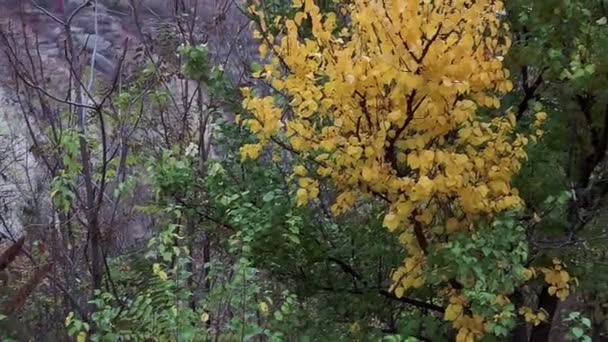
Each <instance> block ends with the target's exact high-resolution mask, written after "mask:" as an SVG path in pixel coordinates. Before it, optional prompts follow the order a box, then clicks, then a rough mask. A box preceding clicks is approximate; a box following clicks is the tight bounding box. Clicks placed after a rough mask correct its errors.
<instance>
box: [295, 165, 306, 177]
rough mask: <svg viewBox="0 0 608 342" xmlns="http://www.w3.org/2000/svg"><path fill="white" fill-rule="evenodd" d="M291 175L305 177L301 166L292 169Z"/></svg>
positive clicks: (303, 168)
mask: <svg viewBox="0 0 608 342" xmlns="http://www.w3.org/2000/svg"><path fill="white" fill-rule="evenodd" d="M293 173H295V174H296V175H298V176H305V175H306V168H305V167H304V166H303V165H296V166H295V167H294V168H293Z"/></svg>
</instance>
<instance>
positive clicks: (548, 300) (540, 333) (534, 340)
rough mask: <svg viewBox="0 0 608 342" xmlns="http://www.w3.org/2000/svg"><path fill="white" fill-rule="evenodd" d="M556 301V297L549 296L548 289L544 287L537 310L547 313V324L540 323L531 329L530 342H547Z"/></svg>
mask: <svg viewBox="0 0 608 342" xmlns="http://www.w3.org/2000/svg"><path fill="white" fill-rule="evenodd" d="M557 301H558V299H557V297H555V296H552V295H550V294H549V287H548V286H545V287H544V288H543V290H542V293H541V295H540V298H539V301H538V308H539V309H544V310H545V311H547V313H548V314H549V315H548V316H549V317H548V318H547V322H542V323H541V324H539V325H537V326H535V327H534V328H533V329H532V334H531V335H530V342H546V341H549V334H550V333H551V325H552V322H553V317H555V313H556V312H557Z"/></svg>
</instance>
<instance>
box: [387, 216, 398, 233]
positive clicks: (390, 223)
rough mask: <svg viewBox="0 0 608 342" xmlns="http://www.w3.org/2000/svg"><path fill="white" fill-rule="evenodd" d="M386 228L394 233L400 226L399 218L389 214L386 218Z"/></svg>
mask: <svg viewBox="0 0 608 342" xmlns="http://www.w3.org/2000/svg"><path fill="white" fill-rule="evenodd" d="M384 226H385V227H386V228H388V230H390V231H394V230H395V229H397V227H398V226H399V218H397V215H395V214H393V213H388V214H387V215H386V216H384Z"/></svg>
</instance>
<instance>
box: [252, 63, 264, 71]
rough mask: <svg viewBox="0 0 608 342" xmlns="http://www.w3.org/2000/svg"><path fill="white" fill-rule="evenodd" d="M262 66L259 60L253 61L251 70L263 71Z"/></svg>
mask: <svg viewBox="0 0 608 342" xmlns="http://www.w3.org/2000/svg"><path fill="white" fill-rule="evenodd" d="M262 69H263V68H262V66H261V65H260V63H257V62H253V63H251V71H252V72H258V71H262Z"/></svg>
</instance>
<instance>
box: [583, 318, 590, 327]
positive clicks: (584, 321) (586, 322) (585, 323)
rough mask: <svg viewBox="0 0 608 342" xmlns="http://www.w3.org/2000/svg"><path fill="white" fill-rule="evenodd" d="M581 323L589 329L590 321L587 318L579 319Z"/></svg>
mask: <svg viewBox="0 0 608 342" xmlns="http://www.w3.org/2000/svg"><path fill="white" fill-rule="evenodd" d="M581 322H582V323H583V325H584V326H586V327H587V328H591V320H590V319H589V318H587V317H583V319H581Z"/></svg>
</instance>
